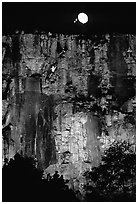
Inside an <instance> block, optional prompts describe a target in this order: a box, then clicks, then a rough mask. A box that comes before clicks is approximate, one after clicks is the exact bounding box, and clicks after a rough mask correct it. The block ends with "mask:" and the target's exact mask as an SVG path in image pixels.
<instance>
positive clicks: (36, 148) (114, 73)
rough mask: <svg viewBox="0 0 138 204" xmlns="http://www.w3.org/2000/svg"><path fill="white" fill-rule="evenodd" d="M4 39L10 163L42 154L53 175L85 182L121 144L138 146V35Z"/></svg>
mask: <svg viewBox="0 0 138 204" xmlns="http://www.w3.org/2000/svg"><path fill="white" fill-rule="evenodd" d="M2 40H3V72H2V74H3V87H2V88H3V101H2V102H3V107H2V108H3V109H2V110H3V127H5V126H6V125H8V124H9V123H10V122H11V123H12V124H13V128H12V130H11V133H10V137H11V138H12V140H13V141H14V142H12V143H10V145H9V146H7V144H5V143H4V142H3V144H4V145H5V146H4V147H3V158H5V157H6V158H8V159H9V158H11V157H13V155H14V154H15V153H16V152H19V153H21V154H23V155H27V156H34V157H36V158H37V160H38V166H39V167H40V168H43V169H46V170H45V172H46V173H47V172H51V173H54V171H55V170H58V171H59V172H60V173H61V174H63V175H64V176H65V177H66V178H71V179H72V181H73V179H76V178H78V179H79V180H80V182H79V185H81V179H82V183H83V178H82V177H81V174H82V172H84V171H85V170H86V169H90V168H91V167H92V166H97V165H98V164H99V162H100V157H101V154H102V152H103V151H104V150H105V148H108V147H109V145H110V144H111V143H112V142H113V141H114V140H119V139H123V140H129V141H130V142H131V143H134V144H135V108H136V107H135V77H136V76H135V74H136V72H135V69H136V68H135V58H136V53H135V50H136V48H135V36H134V35H119V34H118V35H103V36H96V35H93V36H91V37H89V38H84V37H83V36H79V35H72V36H67V35H54V34H41V35H38V34H37V35H33V34H15V35H13V36H3V39H2ZM3 138H4V137H3ZM3 140H4V139H3ZM5 147H6V148H8V150H7V151H6V153H5V152H4V149H5ZM70 182H71V181H70ZM71 185H72V184H71ZM74 185H77V184H76V183H75V184H74Z"/></svg>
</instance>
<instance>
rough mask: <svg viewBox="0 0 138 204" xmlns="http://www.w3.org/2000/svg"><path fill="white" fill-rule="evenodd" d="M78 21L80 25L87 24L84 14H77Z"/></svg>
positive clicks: (86, 17)
mask: <svg viewBox="0 0 138 204" xmlns="http://www.w3.org/2000/svg"><path fill="white" fill-rule="evenodd" d="M78 20H79V21H80V22H81V23H82V24H85V23H87V22H88V16H87V14H85V13H79V14H78Z"/></svg>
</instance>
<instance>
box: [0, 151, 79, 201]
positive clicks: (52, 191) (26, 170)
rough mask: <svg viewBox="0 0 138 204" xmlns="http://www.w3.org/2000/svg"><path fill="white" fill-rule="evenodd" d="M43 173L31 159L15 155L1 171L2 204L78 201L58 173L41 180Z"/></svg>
mask: <svg viewBox="0 0 138 204" xmlns="http://www.w3.org/2000/svg"><path fill="white" fill-rule="evenodd" d="M42 177H43V172H42V171H40V170H39V169H37V168H36V167H35V163H34V160H33V159H32V158H23V157H21V156H20V155H19V154H16V155H15V158H14V160H13V159H11V160H10V162H9V163H8V164H6V163H5V164H4V166H3V170H2V178H3V180H2V185H3V186H2V200H3V202H41V201H42V202H43V201H53V202H54V201H78V199H77V198H76V196H75V194H74V192H73V191H72V190H70V189H69V188H68V186H67V185H66V184H67V181H65V180H64V179H63V177H62V176H59V174H58V172H55V174H54V175H53V176H52V177H51V176H50V175H47V178H46V179H42Z"/></svg>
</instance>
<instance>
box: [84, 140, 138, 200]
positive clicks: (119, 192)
mask: <svg viewBox="0 0 138 204" xmlns="http://www.w3.org/2000/svg"><path fill="white" fill-rule="evenodd" d="M135 175H136V155H135V152H134V150H133V148H132V145H130V144H129V143H128V142H125V141H124V142H114V143H113V144H112V145H111V146H110V147H109V149H108V150H106V151H105V152H104V155H103V157H102V162H101V164H100V166H99V167H95V168H93V169H92V171H90V172H85V176H86V181H87V183H86V185H85V191H86V195H85V199H86V200H88V201H124V202H125V201H135V183H136V182H135V177H136V176H135Z"/></svg>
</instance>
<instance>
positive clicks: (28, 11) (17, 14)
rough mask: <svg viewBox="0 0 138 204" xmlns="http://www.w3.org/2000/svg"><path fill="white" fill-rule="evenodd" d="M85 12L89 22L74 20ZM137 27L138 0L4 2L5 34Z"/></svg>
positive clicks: (130, 29) (120, 30)
mask: <svg viewBox="0 0 138 204" xmlns="http://www.w3.org/2000/svg"><path fill="white" fill-rule="evenodd" d="M79 12H85V13H86V14H87V15H88V17H89V21H88V23H86V24H84V25H83V24H81V23H79V22H77V23H74V20H75V19H76V18H77V15H78V14H79ZM135 29H136V3H135V2H131V3H130V2H109V3H108V2H40V3H38V2H28V3H26V2H20V3H19V2H3V3H2V32H3V34H10V33H12V34H13V33H15V31H17V30H19V31H22V30H23V31H24V32H25V33H34V32H35V31H36V30H37V31H40V32H42V31H44V32H52V33H63V34H81V33H83V34H94V33H96V34H97V33H112V32H114V33H133V34H135Z"/></svg>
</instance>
